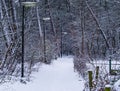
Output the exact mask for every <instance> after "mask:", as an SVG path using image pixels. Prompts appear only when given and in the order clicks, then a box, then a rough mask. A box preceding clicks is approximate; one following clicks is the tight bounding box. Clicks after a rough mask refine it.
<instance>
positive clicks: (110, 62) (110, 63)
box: [109, 58, 111, 75]
mask: <svg viewBox="0 0 120 91" xmlns="http://www.w3.org/2000/svg"><path fill="white" fill-rule="evenodd" d="M109 74H110V75H111V58H110V59H109Z"/></svg>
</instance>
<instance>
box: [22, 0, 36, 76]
mask: <svg viewBox="0 0 120 91" xmlns="http://www.w3.org/2000/svg"><path fill="white" fill-rule="evenodd" d="M36 4H37V2H21V5H22V61H21V77H24V30H25V26H24V18H25V14H24V13H25V7H34V6H36Z"/></svg>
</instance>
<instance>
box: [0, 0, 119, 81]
mask: <svg viewBox="0 0 120 91" xmlns="http://www.w3.org/2000/svg"><path fill="white" fill-rule="evenodd" d="M25 1H27V0H0V78H1V80H0V82H4V79H6V78H7V77H8V76H15V77H19V76H22V77H23V76H29V75H30V74H31V73H32V71H33V69H32V67H33V66H34V65H35V64H37V63H38V62H41V63H45V64H51V62H52V61H51V60H52V59H57V58H59V57H63V56H65V55H72V56H74V68H75V69H76V70H77V71H78V73H80V74H82V75H84V72H85V70H86V63H87V62H91V61H93V60H117V61H119V58H120V56H119V54H120V1H119V0H29V2H30V1H32V2H36V5H35V6H34V7H31V6H29V5H28V6H24V5H23V4H24V3H22V2H25ZM21 63H22V65H21ZM21 66H22V67H24V68H22V69H21ZM21 71H24V72H25V74H23V73H21ZM21 74H22V75H21Z"/></svg>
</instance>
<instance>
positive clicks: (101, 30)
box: [86, 1, 110, 49]
mask: <svg viewBox="0 0 120 91" xmlns="http://www.w3.org/2000/svg"><path fill="white" fill-rule="evenodd" d="M86 5H87V8H88V10H89V11H90V13H91V15H92V16H93V18H94V20H95V22H96V24H97V26H98V28H99V31H100V32H101V34H102V36H103V38H104V40H105V42H106V46H107V48H108V49H109V48H110V45H109V43H108V41H107V37H106V35H105V33H104V31H103V29H102V28H101V26H100V24H99V22H98V19H97V17H96V16H95V14H94V12H93V10H92V9H91V7H90V6H89V4H88V2H87V1H86Z"/></svg>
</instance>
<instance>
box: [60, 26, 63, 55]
mask: <svg viewBox="0 0 120 91" xmlns="http://www.w3.org/2000/svg"><path fill="white" fill-rule="evenodd" d="M60 32H61V36H60V37H61V40H60V41H61V43H60V44H61V45H60V46H61V51H60V54H61V57H62V51H63V48H62V44H63V43H62V41H63V40H62V28H61V31H60Z"/></svg>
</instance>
